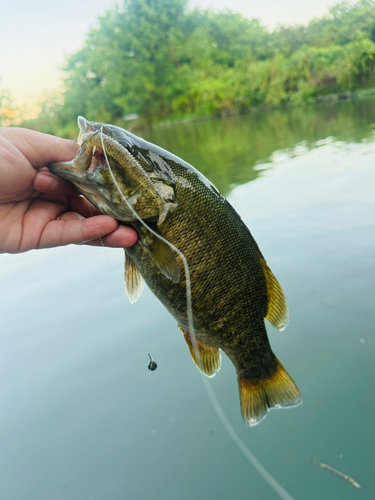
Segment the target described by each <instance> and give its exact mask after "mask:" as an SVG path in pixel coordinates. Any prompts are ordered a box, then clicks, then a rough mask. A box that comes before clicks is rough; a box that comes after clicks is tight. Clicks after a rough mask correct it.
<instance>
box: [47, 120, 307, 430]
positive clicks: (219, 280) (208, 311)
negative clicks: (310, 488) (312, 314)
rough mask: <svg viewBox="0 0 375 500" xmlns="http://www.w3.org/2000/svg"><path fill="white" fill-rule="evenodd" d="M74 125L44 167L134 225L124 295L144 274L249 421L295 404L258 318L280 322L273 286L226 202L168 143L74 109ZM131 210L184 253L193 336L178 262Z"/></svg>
mask: <svg viewBox="0 0 375 500" xmlns="http://www.w3.org/2000/svg"><path fill="white" fill-rule="evenodd" d="M78 124H79V127H80V135H79V139H78V140H79V142H80V144H81V148H80V150H79V152H78V154H77V157H76V158H75V159H74V160H72V161H71V162H61V163H52V164H50V165H48V168H49V169H50V171H51V172H53V173H54V174H56V175H58V176H59V177H62V178H64V179H67V180H69V181H71V182H72V183H73V184H74V186H75V187H76V188H77V190H78V191H79V192H80V193H81V194H83V195H84V196H85V197H86V198H87V199H88V200H89V201H90V202H91V203H92V204H93V205H94V206H95V207H96V208H97V209H99V210H100V211H101V212H102V213H104V214H107V215H110V216H112V217H115V218H116V219H117V220H119V221H120V222H122V223H125V224H127V225H129V226H131V227H133V228H134V229H135V230H136V231H137V233H138V236H139V239H138V241H137V243H136V244H135V245H134V246H132V247H130V248H126V249H125V288H126V293H127V295H128V297H129V299H130V302H132V303H134V302H135V301H136V300H137V299H138V298H139V296H140V295H141V293H142V290H143V283H144V281H145V282H146V283H147V285H148V286H149V288H150V289H151V291H152V292H153V293H154V294H155V295H156V296H157V297H158V298H159V300H160V301H161V302H162V303H163V304H164V305H165V307H166V308H167V310H168V311H169V312H170V313H171V314H172V316H174V318H175V319H176V320H177V321H178V327H179V329H180V330H181V332H182V333H183V336H184V338H185V341H186V343H187V345H188V347H189V350H190V353H191V356H192V358H193V360H194V362H195V363H196V365H197V366H198V368H199V369H200V370H201V371H202V372H203V373H204V374H205V375H207V376H209V377H212V376H214V375H215V374H216V373H217V372H218V371H219V369H220V364H221V356H220V349H221V350H223V351H224V352H225V353H226V354H227V356H228V357H229V358H230V359H231V361H232V363H233V365H234V367H235V369H236V372H237V377H238V384H239V392H240V402H241V411H242V417H243V419H244V420H245V422H246V423H248V424H249V425H255V424H257V423H258V422H259V421H260V420H261V419H262V418H263V417H264V416H265V415H266V413H267V411H268V410H269V409H270V408H280V407H289V406H295V405H297V404H299V403H300V402H301V395H300V392H299V390H298V388H297V386H296V385H295V383H294V382H293V380H292V379H291V378H290V376H289V375H288V373H287V372H286V371H285V369H284V367H283V366H282V364H281V363H280V362H279V360H278V359H277V358H276V356H275V355H274V353H273V352H272V350H271V347H270V344H269V340H268V336H267V332H266V328H265V324H264V319H267V320H268V321H269V322H270V323H271V324H272V325H273V326H275V327H276V328H279V329H283V328H284V327H285V326H286V324H287V322H288V308H287V305H286V301H285V297H284V293H283V290H282V288H281V286H280V284H279V283H278V281H277V279H276V278H275V276H274V275H273V274H272V272H271V270H270V269H269V267H268V265H267V262H266V260H265V259H264V257H263V255H262V253H261V252H260V250H259V247H258V245H257V243H256V242H255V240H254V238H253V237H252V235H251V233H250V231H249V229H248V228H247V227H246V225H245V224H244V223H243V222H242V220H241V218H240V216H239V215H238V214H237V213H236V211H235V210H234V209H233V207H232V206H231V205H230V204H229V203H228V201H227V200H226V199H225V198H224V197H223V196H222V195H221V194H220V193H219V191H218V190H217V189H216V188H215V186H214V185H213V184H211V183H210V182H209V181H208V180H207V179H206V178H205V177H204V176H203V175H202V174H201V173H200V172H198V171H197V170H196V169H195V168H194V167H192V166H191V165H189V164H188V163H186V162H185V161H183V160H181V159H180V158H178V157H176V156H175V155H173V154H171V153H169V152H168V151H165V150H163V149H162V148H159V147H158V146H155V145H153V144H151V143H148V142H146V141H144V140H143V139H141V138H139V137H137V136H135V135H134V134H131V133H130V132H128V131H126V130H124V129H122V128H120V127H116V126H112V125H106V124H102V123H94V122H89V121H87V120H86V119H85V118H83V117H79V119H78ZM108 163H109V166H108ZM124 198H126V200H127V202H126V201H125V200H124ZM134 212H135V213H134ZM136 215H137V216H138V217H139V218H141V219H142V220H143V221H145V222H146V223H147V226H149V227H150V228H151V229H152V231H154V232H156V233H157V234H158V235H160V236H161V237H162V238H163V239H164V240H167V242H170V243H171V244H172V245H173V246H174V247H176V248H177V249H178V250H179V251H180V252H181V253H182V254H183V256H184V257H185V258H186V260H187V263H188V268H189V272H190V283H188V285H190V289H191V300H192V311H193V322H194V330H195V338H192V335H191V333H192V332H191V331H189V314H188V309H187V302H186V290H187V288H186V286H187V283H186V282H187V280H186V273H185V270H184V265H183V261H182V259H181V257H180V256H179V255H178V254H176V252H174V251H173V249H171V248H170V247H169V246H168V245H167V244H166V243H165V242H164V241H162V239H160V238H158V237H157V236H155V234H153V233H152V232H150V231H149V230H148V229H147V227H145V226H144V225H143V224H142V223H141V222H140V221H139V220H138V218H137V216H136Z"/></svg>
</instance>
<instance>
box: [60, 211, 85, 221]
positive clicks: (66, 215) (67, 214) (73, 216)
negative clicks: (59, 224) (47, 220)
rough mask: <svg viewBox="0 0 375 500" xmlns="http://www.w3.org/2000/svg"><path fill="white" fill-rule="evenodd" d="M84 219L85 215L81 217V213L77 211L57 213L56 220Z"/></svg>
mask: <svg viewBox="0 0 375 500" xmlns="http://www.w3.org/2000/svg"><path fill="white" fill-rule="evenodd" d="M84 219H85V217H83V215H81V214H78V213H77V212H64V213H62V214H61V215H59V216H58V217H57V219H56V220H58V221H60V220H62V221H64V222H67V221H70V220H84Z"/></svg>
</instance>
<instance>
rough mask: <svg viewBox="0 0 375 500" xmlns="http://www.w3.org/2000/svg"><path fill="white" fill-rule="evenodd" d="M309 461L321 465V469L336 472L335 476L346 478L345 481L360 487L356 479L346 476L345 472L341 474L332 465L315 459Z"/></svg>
mask: <svg viewBox="0 0 375 500" xmlns="http://www.w3.org/2000/svg"><path fill="white" fill-rule="evenodd" d="M310 462H311V463H313V464H315V465H319V467H321V468H322V469H326V470H329V471H330V472H332V473H333V474H336V476H340V477H342V478H343V479H346V480H347V481H349V483H352V485H353V486H354V487H355V488H360V487H361V485H360V484H358V483H357V482H356V481H354V479H353V478H352V477H350V476H347V475H346V474H343V473H342V472H340V471H338V470H336V469H334V468H333V467H330V466H329V465H326V464H322V463H321V462H317V461H316V460H310Z"/></svg>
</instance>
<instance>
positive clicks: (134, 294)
mask: <svg viewBox="0 0 375 500" xmlns="http://www.w3.org/2000/svg"><path fill="white" fill-rule="evenodd" d="M144 287H145V282H144V281H143V278H142V276H141V274H140V272H139V271H138V268H137V266H136V265H135V264H134V262H133V260H132V259H131V258H130V257H129V255H128V254H127V253H126V252H125V293H126V295H127V296H128V298H129V301H130V303H131V304H135V303H136V302H137V300H138V299H139V297H140V296H141V295H142V292H143V289H144Z"/></svg>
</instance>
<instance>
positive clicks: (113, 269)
mask: <svg viewBox="0 0 375 500" xmlns="http://www.w3.org/2000/svg"><path fill="white" fill-rule="evenodd" d="M88 208H89V211H90V214H91V217H94V214H93V212H92V210H91V206H90V205H88ZM99 240H100V243H101V244H102V247H103V250H104V253H105V256H106V257H107V260H108V263H109V266H110V268H111V270H112V273H113V276H115V281H116V283H117V285H118V286H119V288H120V289H121V290H123V288H122V286H121V285H120V283H119V281H118V278H117V273H116V271H115V268H114V267H113V264H112V262H111V259H110V258H109V256H108V254H107V250H106V249H105V245H104V243H103V239H102V237H101V236H100V237H99Z"/></svg>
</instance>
